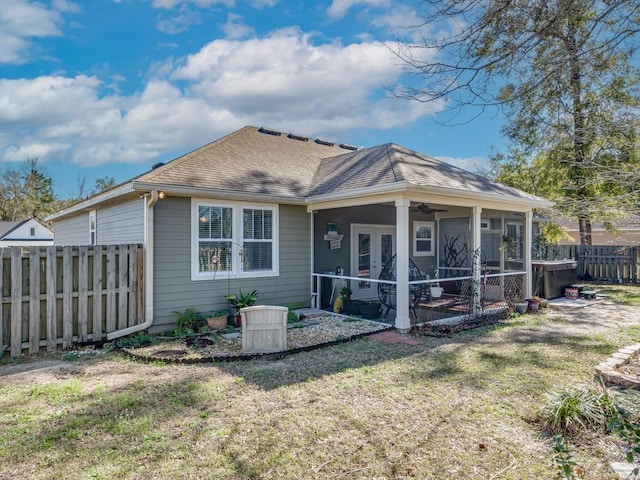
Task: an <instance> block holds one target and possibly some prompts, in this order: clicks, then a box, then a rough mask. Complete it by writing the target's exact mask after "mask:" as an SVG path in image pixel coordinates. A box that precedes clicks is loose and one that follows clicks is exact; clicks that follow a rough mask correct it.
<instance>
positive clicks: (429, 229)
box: [413, 222, 435, 257]
mask: <svg viewBox="0 0 640 480" xmlns="http://www.w3.org/2000/svg"><path fill="white" fill-rule="evenodd" d="M434 230H435V223H434V222H413V255H414V256H416V257H425V256H432V255H435V248H434V247H435V241H434Z"/></svg>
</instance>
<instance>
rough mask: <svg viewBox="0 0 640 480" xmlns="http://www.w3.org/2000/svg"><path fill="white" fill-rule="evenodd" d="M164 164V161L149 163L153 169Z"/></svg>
mask: <svg viewBox="0 0 640 480" xmlns="http://www.w3.org/2000/svg"><path fill="white" fill-rule="evenodd" d="M163 165H164V162H158V163H154V164H153V165H151V170H155V169H156V168H158V167H161V166H163Z"/></svg>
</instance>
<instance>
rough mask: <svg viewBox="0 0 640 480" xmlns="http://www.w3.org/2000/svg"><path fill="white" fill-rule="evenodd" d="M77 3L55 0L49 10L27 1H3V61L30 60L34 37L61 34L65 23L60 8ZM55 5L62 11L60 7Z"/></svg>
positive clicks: (0, 38)
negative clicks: (28, 58)
mask: <svg viewBox="0 0 640 480" xmlns="http://www.w3.org/2000/svg"><path fill="white" fill-rule="evenodd" d="M73 5H74V4H72V3H69V2H64V1H62V2H54V5H53V8H51V9H49V8H47V7H46V5H44V4H41V3H29V2H28V1H27V0H4V1H3V2H2V8H0V32H1V33H0V64H2V63H13V64H21V63H25V62H26V61H27V57H28V54H29V51H28V50H29V47H30V46H31V39H33V38H45V37H52V36H59V35H61V34H62V31H61V25H62V23H63V19H62V16H61V15H60V12H61V11H65V12H66V11H69V10H68V8H71V6H73ZM56 7H57V8H58V9H60V10H57V9H56Z"/></svg>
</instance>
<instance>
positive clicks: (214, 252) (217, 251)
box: [198, 242, 231, 272]
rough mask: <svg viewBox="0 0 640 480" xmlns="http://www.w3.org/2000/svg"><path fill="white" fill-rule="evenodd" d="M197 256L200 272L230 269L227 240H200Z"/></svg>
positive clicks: (229, 245) (229, 249)
mask: <svg viewBox="0 0 640 480" xmlns="http://www.w3.org/2000/svg"><path fill="white" fill-rule="evenodd" d="M198 258H199V270H200V272H225V271H227V270H230V264H231V244H230V243H229V242H200V246H199V249H198Z"/></svg>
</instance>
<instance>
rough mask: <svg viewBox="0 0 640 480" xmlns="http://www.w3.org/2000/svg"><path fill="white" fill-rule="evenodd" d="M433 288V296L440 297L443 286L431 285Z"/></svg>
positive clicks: (431, 288)
mask: <svg viewBox="0 0 640 480" xmlns="http://www.w3.org/2000/svg"><path fill="white" fill-rule="evenodd" d="M429 288H430V290H431V298H440V297H441V296H442V292H443V291H444V288H442V287H429Z"/></svg>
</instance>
